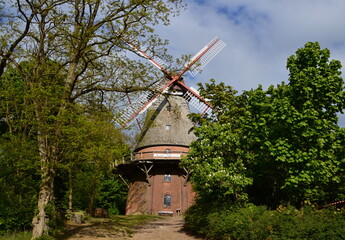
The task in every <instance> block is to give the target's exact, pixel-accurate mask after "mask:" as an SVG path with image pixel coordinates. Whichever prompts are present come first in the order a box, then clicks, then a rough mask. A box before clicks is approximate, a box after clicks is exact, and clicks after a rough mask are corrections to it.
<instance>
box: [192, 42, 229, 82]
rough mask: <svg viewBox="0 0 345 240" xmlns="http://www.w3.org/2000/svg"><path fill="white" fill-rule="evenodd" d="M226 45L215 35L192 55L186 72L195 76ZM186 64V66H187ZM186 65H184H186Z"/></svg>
mask: <svg viewBox="0 0 345 240" xmlns="http://www.w3.org/2000/svg"><path fill="white" fill-rule="evenodd" d="M225 46H226V43H225V42H223V41H222V40H221V39H220V38H218V37H215V38H214V39H212V41H210V42H209V43H208V44H207V45H206V46H205V47H204V48H202V49H201V50H200V51H199V52H198V53H197V54H195V55H194V57H192V59H191V61H190V63H193V64H192V65H190V64H188V65H190V67H189V69H188V73H189V74H190V75H191V76H192V77H195V75H197V74H198V73H199V72H200V71H201V70H202V69H203V68H204V67H205V66H206V65H207V64H208V63H209V62H210V61H211V60H212V59H213V58H214V57H215V56H216V55H217V54H218V53H219V52H220V51H222V49H223V48H224V47H225ZM188 65H187V66H188ZM187 66H186V67H187Z"/></svg>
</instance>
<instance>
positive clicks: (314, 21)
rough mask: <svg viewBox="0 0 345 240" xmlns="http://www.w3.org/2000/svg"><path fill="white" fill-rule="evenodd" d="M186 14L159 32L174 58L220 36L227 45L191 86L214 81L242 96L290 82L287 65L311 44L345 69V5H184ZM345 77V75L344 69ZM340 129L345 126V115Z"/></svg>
mask: <svg viewBox="0 0 345 240" xmlns="http://www.w3.org/2000/svg"><path fill="white" fill-rule="evenodd" d="M185 2H186V3H187V4H188V8H187V10H184V11H181V14H180V15H179V16H178V17H175V18H173V19H171V24H170V25H169V26H167V27H163V26H161V27H159V28H158V29H157V33H158V34H159V35H160V36H161V37H162V38H165V39H168V40H169V42H170V44H169V46H168V52H169V53H170V54H171V55H173V56H174V57H181V55H183V54H191V55H194V54H195V53H197V52H198V51H199V50H200V49H201V48H202V47H203V46H204V45H206V44H207V43H208V42H209V41H210V40H211V39H213V38H214V37H215V36H218V37H220V38H221V39H222V40H223V41H224V42H226V44H227V46H226V47H225V48H224V49H223V50H222V51H221V52H220V53H219V54H218V55H217V56H216V57H215V58H214V59H213V60H212V61H211V62H210V63H209V64H208V65H207V66H206V67H205V68H204V69H203V71H202V72H201V73H200V74H198V75H197V76H195V77H194V78H191V77H188V78H187V79H186V83H187V85H188V86H192V87H195V85H196V83H197V82H202V83H205V82H207V81H208V80H209V79H211V78H214V79H215V80H216V82H224V83H226V84H227V85H231V86H233V87H234V88H235V89H236V90H237V91H238V92H239V93H241V92H242V91H243V90H250V89H252V88H256V87H258V85H259V84H261V85H262V86H263V87H264V89H267V87H269V86H270V85H277V84H279V83H281V82H282V81H284V82H288V71H287V69H286V60H287V58H288V57H289V56H291V55H293V54H295V52H296V50H297V49H298V48H301V47H303V46H304V44H305V43H307V42H316V41H317V42H319V43H320V45H321V48H322V49H323V48H328V49H329V50H330V51H331V59H337V60H340V61H341V62H342V63H343V65H344V67H345V14H344V12H345V1H344V0H185ZM342 71H343V72H344V73H343V75H342V76H343V78H345V70H344V69H342ZM339 125H340V126H341V127H345V115H341V116H340V121H339Z"/></svg>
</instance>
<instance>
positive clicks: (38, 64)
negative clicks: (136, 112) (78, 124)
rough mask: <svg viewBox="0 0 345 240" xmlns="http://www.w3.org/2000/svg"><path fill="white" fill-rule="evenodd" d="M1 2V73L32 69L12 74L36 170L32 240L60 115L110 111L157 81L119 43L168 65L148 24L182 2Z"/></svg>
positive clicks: (52, 165)
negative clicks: (121, 97)
mask: <svg viewBox="0 0 345 240" xmlns="http://www.w3.org/2000/svg"><path fill="white" fill-rule="evenodd" d="M4 2H5V6H6V8H7V9H6V11H7V12H8V13H11V14H8V15H4V21H2V22H1V24H2V29H1V35H2V36H3V37H2V38H1V40H2V42H3V43H4V44H3V46H4V47H2V48H1V57H2V59H1V69H0V70H4V69H5V68H6V66H7V67H8V64H9V63H11V62H12V63H13V64H15V63H16V62H19V61H21V60H28V61H30V62H31V63H30V64H31V68H30V69H29V68H27V69H25V68H19V70H20V71H21V74H22V76H23V77H24V82H25V83H26V86H27V89H25V91H26V92H27V93H28V95H29V96H28V98H29V99H30V103H31V104H30V106H32V108H33V111H32V114H33V118H31V120H33V124H32V125H33V126H34V132H35V133H36V137H37V148H38V153H39V163H40V176H41V182H40V191H39V194H38V210H37V216H36V217H35V218H34V219H33V239H34V238H37V237H40V236H42V235H44V234H47V233H48V230H49V228H48V222H49V216H47V213H46V210H45V209H47V208H49V205H50V204H51V203H52V201H53V199H54V191H53V189H54V178H55V175H56V168H57V166H58V163H59V162H60V153H61V152H63V149H61V144H60V140H61V139H63V137H62V134H63V126H64V124H65V120H66V117H68V116H66V112H68V109H69V108H71V106H72V105H74V104H76V103H80V104H81V103H90V102H96V101H98V102H103V103H104V106H107V107H108V109H109V108H110V107H114V105H113V104H114V103H116V100H117V97H118V94H115V93H116V92H117V93H118V92H123V93H128V92H131V91H139V90H145V89H147V88H148V87H149V86H150V85H151V84H152V83H153V82H155V81H157V79H158V78H156V77H155V75H154V73H157V71H156V72H155V71H152V72H151V73H150V74H146V73H147V72H146V70H148V69H149V70H150V71H151V70H152V69H151V68H150V67H148V66H146V65H144V64H142V63H141V62H140V61H131V60H129V59H128V58H127V57H126V56H125V54H124V51H125V50H126V51H127V50H129V48H128V46H127V45H126V44H125V43H124V41H123V40H124V39H126V40H127V41H130V42H132V43H134V44H135V45H140V46H142V44H140V43H144V44H145V45H146V46H148V47H147V48H148V49H147V50H148V51H151V52H152V53H154V55H160V57H162V58H167V57H166V54H165V49H164V46H165V44H166V42H165V41H162V40H160V39H159V38H158V37H157V36H155V34H154V25H156V24H158V23H163V24H168V23H169V17H170V15H171V14H175V13H178V9H179V8H180V6H181V0H167V1H154V0H143V1H106V0H92V1H91V0H90V1H89V0H87V1H80V0H74V1H65V0H39V1H36V0H18V1H16V2H15V3H12V1H9V0H7V1H4ZM12 13H15V14H12ZM16 13H18V14H16ZM32 19H35V21H32ZM17 20H18V21H17ZM23 29H24V30H25V31H23ZM21 32H23V33H25V34H24V35H22V34H20V33H21ZM17 40H19V41H17ZM12 46H13V47H12ZM130 50H131V49H130ZM132 51H133V50H132ZM7 53H9V54H7ZM167 60H169V58H168V59H167ZM51 62H52V63H54V64H51ZM3 63H4V64H3ZM0 73H1V72H0ZM107 92H114V94H107Z"/></svg>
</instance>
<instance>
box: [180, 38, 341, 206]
mask: <svg viewBox="0 0 345 240" xmlns="http://www.w3.org/2000/svg"><path fill="white" fill-rule="evenodd" d="M329 57H330V53H329V50H327V49H323V50H322V49H320V45H319V44H318V43H307V44H306V45H305V46H304V48H301V49H298V50H297V52H296V55H293V56H291V57H290V58H289V59H288V64H287V67H288V69H289V70H290V78H289V80H290V82H289V84H285V83H282V84H280V85H278V86H276V87H273V86H271V87H269V89H268V90H267V91H264V90H263V89H262V87H261V86H259V87H258V88H257V89H254V90H250V91H245V92H244V93H243V94H241V95H238V96H234V94H233V93H231V92H228V91H225V89H226V88H224V85H223V84H219V85H214V83H212V84H211V85H206V89H204V88H202V89H201V90H202V91H201V93H202V94H204V96H205V97H206V98H208V99H211V103H212V104H213V105H214V106H215V107H216V108H219V109H220V110H219V111H218V112H216V113H215V116H213V117H211V118H208V119H199V123H200V125H201V126H200V127H198V128H197V129H196V134H197V136H198V141H197V142H194V143H192V149H191V155H190V156H189V157H188V158H187V159H185V160H184V164H185V165H186V166H189V168H190V169H193V168H195V169H196V170H195V172H196V173H195V174H194V175H193V176H192V181H194V182H195V185H196V190H197V191H198V193H199V192H200V193H199V194H200V195H201V196H202V195H203V194H205V193H207V191H209V192H211V191H212V190H213V189H219V188H224V189H223V190H222V191H221V192H218V193H217V192H213V194H216V195H217V196H218V197H219V196H220V199H222V198H224V193H227V191H226V189H228V191H230V192H232V191H233V189H234V187H235V186H236V183H237V184H238V182H234V181H233V182H229V181H228V182H227V181H226V180H227V179H231V178H230V177H228V175H227V174H229V176H232V177H237V178H236V179H239V180H240V183H242V190H245V192H246V193H248V194H249V199H250V200H251V201H253V202H254V203H257V204H266V205H268V206H270V207H272V208H274V207H276V206H277V205H279V204H280V203H281V202H289V203H290V204H293V205H295V206H297V207H300V206H302V205H303V204H304V203H306V202H312V203H315V204H321V205H322V204H325V203H327V202H329V201H335V200H341V199H339V198H340V197H341V196H343V194H342V193H341V190H342V189H343V188H341V187H340V186H341V185H342V184H341V181H343V180H342V179H343V174H344V170H343V167H344V166H343V162H344V156H343V155H342V154H341V153H343V147H342V144H343V143H344V135H343V132H344V130H343V129H340V128H339V126H338V125H337V120H338V118H337V113H338V112H342V111H343V109H344V108H345V105H344V104H345V101H344V100H345V94H344V81H343V79H342V78H341V76H340V75H341V72H340V68H341V64H340V62H339V61H336V60H331V61H330V60H329ZM228 89H229V87H228ZM230 89H231V88H230ZM205 152H206V153H207V154H205ZM234 163H238V165H235V166H233V164H234ZM224 166H229V169H224ZM238 166H240V168H239V167H238ZM239 169H240V170H241V171H240V172H241V175H240V176H241V177H238V174H236V171H238V170H239ZM219 172H221V174H220V173H219ZM234 172H235V173H234ZM214 176H217V177H216V178H215V177H214ZM219 176H220V177H219ZM225 176H226V177H225ZM224 179H225V180H224ZM251 179H252V184H251V185H250V186H249V184H250V183H251V182H250V180H251ZM212 180H215V181H212ZM244 180H246V181H244ZM207 181H210V182H211V183H213V185H212V186H213V188H212V190H207V188H205V187H204V186H205V185H206V182H207ZM243 183H245V184H243ZM240 186H241V185H240ZM246 186H247V188H244V187H246ZM213 197H214V198H215V197H216V196H213Z"/></svg>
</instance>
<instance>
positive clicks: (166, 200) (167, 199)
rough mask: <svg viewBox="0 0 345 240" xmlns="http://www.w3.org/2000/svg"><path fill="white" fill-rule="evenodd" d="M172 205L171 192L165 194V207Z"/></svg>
mask: <svg viewBox="0 0 345 240" xmlns="http://www.w3.org/2000/svg"><path fill="white" fill-rule="evenodd" d="M170 206H171V196H170V195H169V194H165V195H164V207H170Z"/></svg>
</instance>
